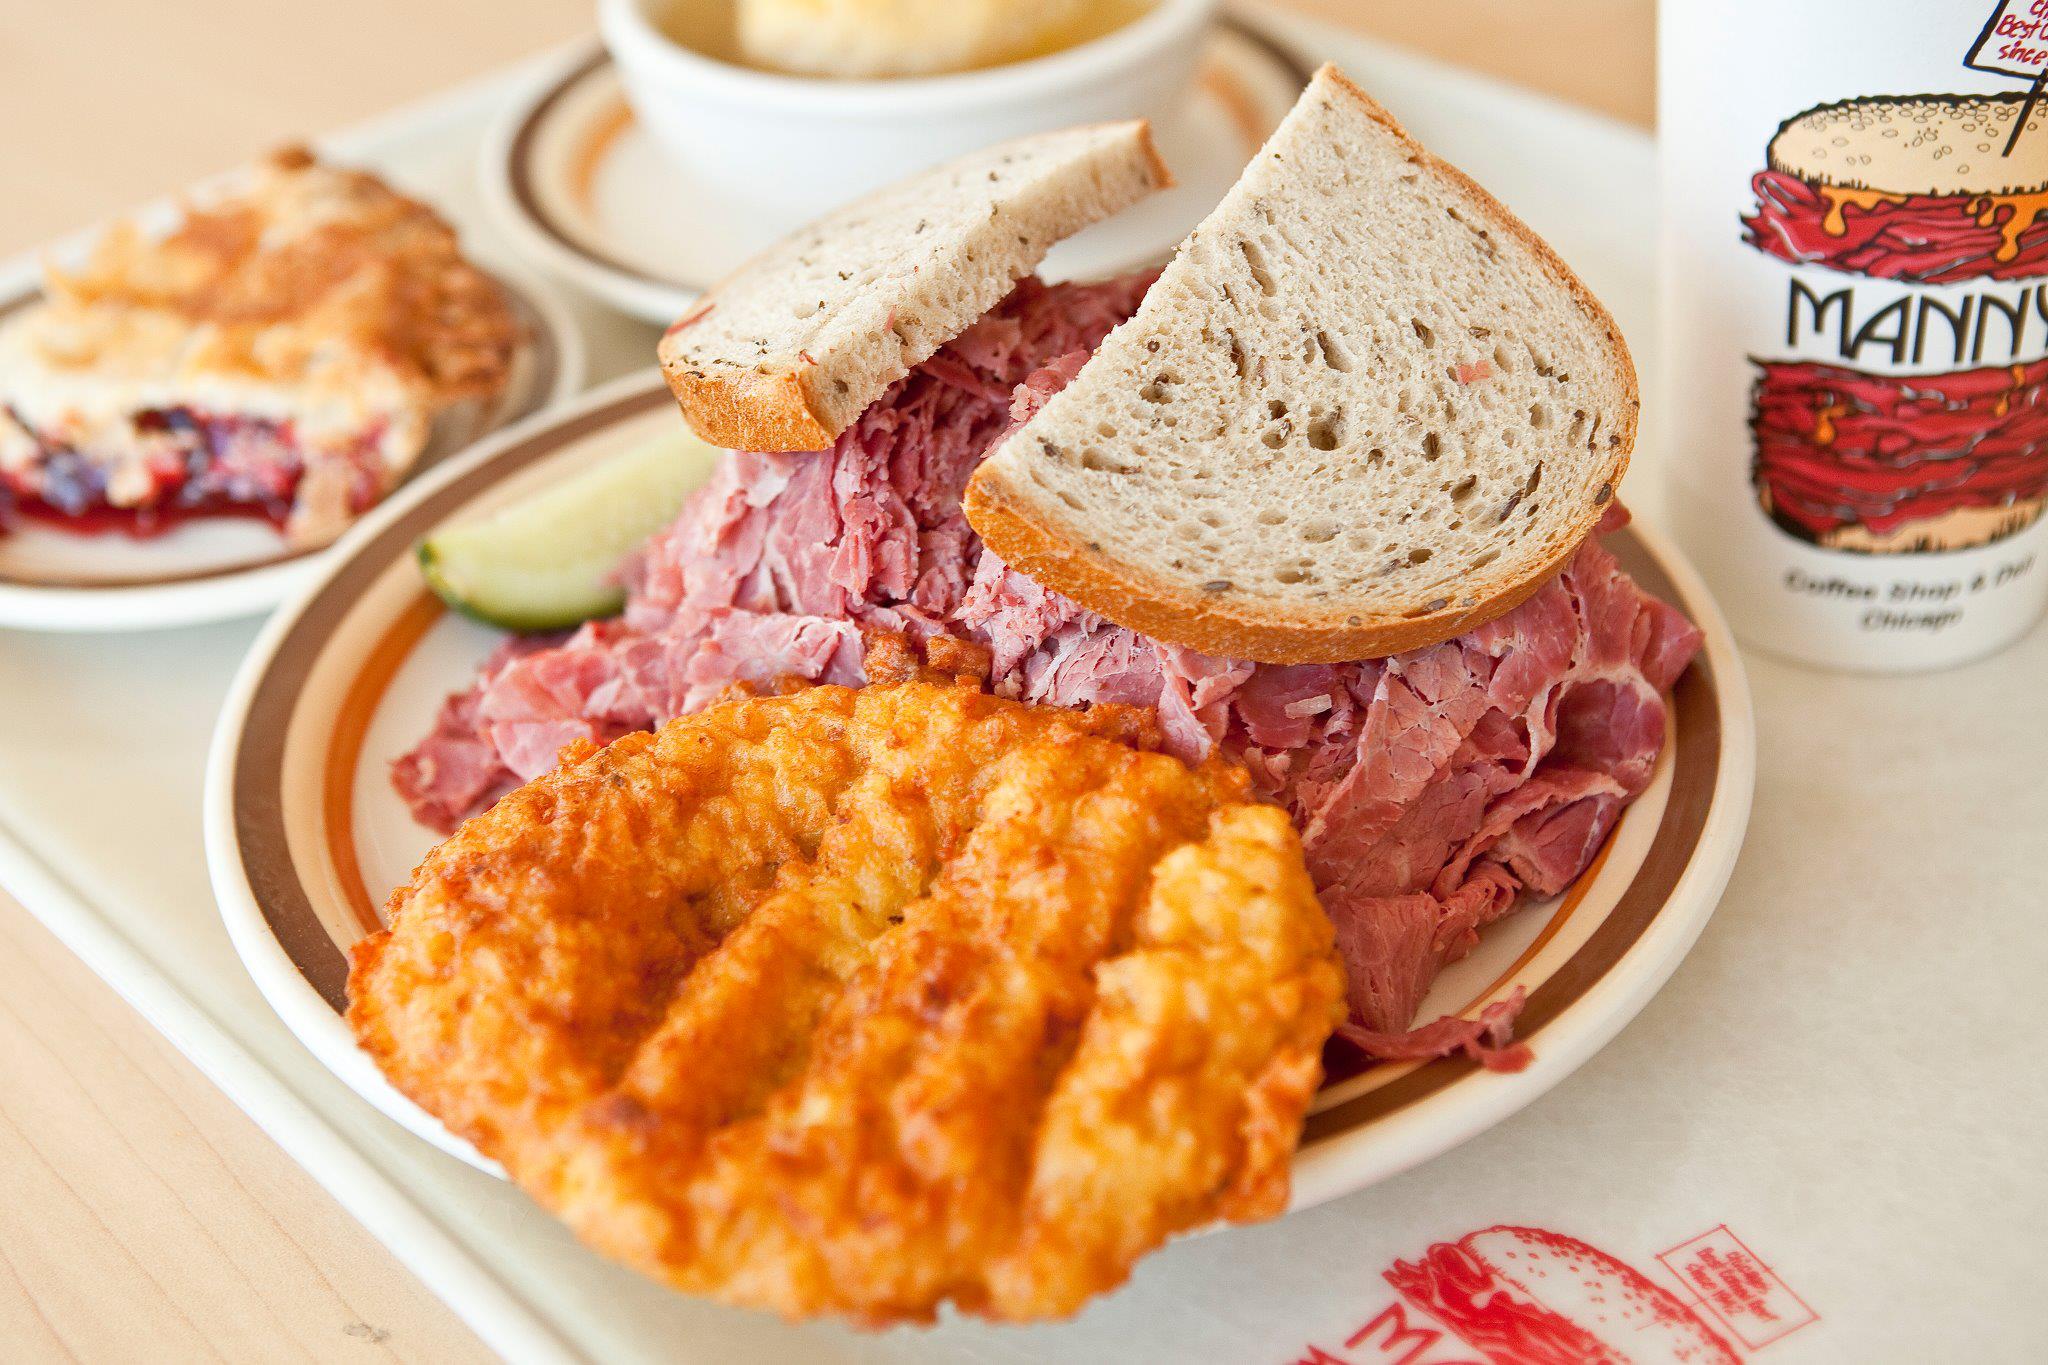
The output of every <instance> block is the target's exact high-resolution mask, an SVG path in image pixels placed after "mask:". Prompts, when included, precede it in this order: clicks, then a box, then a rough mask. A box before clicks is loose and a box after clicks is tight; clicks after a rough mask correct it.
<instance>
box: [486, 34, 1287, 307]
mask: <svg viewBox="0 0 2048 1365" xmlns="http://www.w3.org/2000/svg"><path fill="white" fill-rule="evenodd" d="M1307 78H1308V71H1307V68H1306V67H1305V66H1304V65H1303V64H1302V63H1301V62H1300V61H1299V60H1297V59H1296V58H1295V56H1294V55H1293V54H1292V53H1290V52H1288V51H1287V50H1285V49H1284V48H1282V47H1281V46H1280V45H1279V44H1277V43H1275V42H1274V41H1273V40H1272V39H1270V38H1268V37H1266V36H1265V35H1264V34H1263V33H1260V32H1258V31H1257V30H1255V29H1253V28H1251V27H1248V26H1247V25H1245V24H1244V23H1243V22H1241V21H1239V20H1236V19H1225V20H1223V21H1222V22H1221V23H1220V24H1219V25H1218V26H1217V28H1216V29H1215V30H1214V31H1213V32H1212V33H1211V34H1210V36H1209V40H1208V51H1207V52H1206V54H1205V55H1204V58H1203V64H1202V69H1201V72H1200V75H1199V76H1198V77H1197V79H1196V81H1195V83H1194V85H1193V86H1192V87H1191V88H1190V89H1189V91H1188V95H1187V98H1186V100H1185V101H1184V102H1183V104H1182V106H1181V107H1180V109H1178V110H1177V111H1176V112H1175V113H1174V114H1172V115H1170V116H1169V117H1167V118H1166V119H1164V120H1162V121H1161V123H1160V126H1159V127H1158V129H1157V130H1156V135H1157V137H1158V141H1159V150H1160V153H1161V155H1163V156H1164V157H1165V159H1166V164H1167V165H1168V166H1169V167H1171V168H1172V170H1173V173H1174V176H1175V177H1176V178H1177V179H1178V181H1179V183H1178V184H1177V185H1176V186H1175V187H1174V188H1172V189H1170V190H1166V191H1163V192H1161V193H1159V194H1156V195H1154V196H1152V198H1150V199H1148V200H1146V201H1145V202H1144V203H1142V204H1139V205H1138V206H1136V207H1135V208H1132V209H1128V210H1126V211H1125V212H1123V213H1120V214H1118V215H1117V216H1116V217H1115V218H1113V219H1111V220H1110V221H1108V222H1105V223H1102V224H1099V225H1098V226H1096V227H1094V228H1091V229H1089V230H1088V231H1087V232H1084V233H1082V234H1080V235H1079V236H1077V237H1075V238H1073V239H1072V240H1070V241H1068V242H1065V243H1063V244H1061V245H1060V246H1058V247H1056V248H1055V249H1054V250H1053V252H1052V254H1051V255H1050V256H1048V257H1047V258H1046V264H1045V268H1044V271H1043V272H1042V273H1044V274H1045V275H1046V276H1047V277H1048V278H1054V279H1063V278H1094V277H1099V276H1103V275H1111V274H1115V273H1117V272H1119V271H1123V270H1130V269H1134V268H1136V267H1139V266H1142V265H1146V264H1149V263H1152V262H1156V261H1159V260H1163V259H1164V258H1165V257H1166V256H1167V254H1168V253H1170V252H1171V251H1172V250H1173V247H1174V246H1175V244H1176V243H1178V242H1179V241H1180V239H1181V238H1182V237H1184V236H1185V235H1187V232H1188V229H1190V228H1192V227H1193V226H1194V225H1195V224H1196V223H1198V222H1200V221H1201V219H1202V216H1203V215H1204V214H1206V213H1207V212H1208V211H1209V209H1210V208H1211V207H1213V206H1214V205H1215V203H1216V201H1217V200H1218V199H1220V198H1222V197H1223V194H1224V191H1226V190H1228V189H1229V188H1230V186H1231V185H1232V184H1234V183H1235V182H1236V180H1237V176H1238V172H1239V171H1241V170H1242V169H1243V168H1244V163H1245V162H1246V161H1247V160H1249V159H1250V157H1251V155H1252V153H1253V152H1255V151H1257V150H1258V149H1259V146H1260V144H1261V143H1263V142H1264V141H1265V140H1266V135H1267V134H1268V133H1270V132H1272V130H1273V128H1274V126H1275V125H1276V124H1278V123H1279V121H1280V119H1281V118H1282V117H1283V116H1284V115H1285V114H1286V113H1287V111H1288V109H1290V108H1291V107H1293V104H1294V100H1295V97H1296V96H1297V95H1299V94H1300V93H1301V87H1302V85H1303V84H1304V83H1305V82H1306V80H1307ZM482 174H483V190H484V200H485V203H486V205H487V206H488V207H489V209H490V212H491V214H492V218H493V220H494V224H495V226H497V227H498V228H500V229H501V230H502V231H503V232H504V233H505V234H506V235H507V236H508V237H509V238H510V239H511V240H512V241H513V243H514V244H515V245H516V246H517V247H518V248H519V250H520V251H521V252H522V253H523V254H525V255H526V256H527V257H528V258H529V259H531V260H532V261H533V262H534V263H535V264H537V265H539V266H542V267H543V268H545V269H547V270H548V271H549V272H550V273H552V274H554V275H555V276H556V277H558V278H559V279H561V280H563V281H565V282H567V283H569V284H571V285H574V286H575V287H577V288H579V289H582V290H585V291H587V292H588V293H590V294H592V295H594V296H595V297H597V298H599V299H601V300H603V301H604V302H606V303H608V304H611V305H612V306H613V307H615V308H618V309H621V310H622V311H624V312H627V313H630V314H632V315H634V316H635V317H639V318H644V319H645V320H647V321H649V322H653V323H658V324H663V325H665V324H667V323H669V322H672V321H674V320H675V319H676V317H677V316H678V315H680V314H681V313H682V312H683V311H684V310H685V309H686V308H688V306H689V304H690V301H691V300H692V299H693V298H695V297H696V296H697V294H698V293H700V292H701V291H702V290H703V289H704V288H705V287H706V286H708V285H709V284H710V283H712V282H713V281H715V280H717V279H718V278H719V277H720V276H722V275H724V274H725V273H726V272H728V271H729V270H731V269H732V268H733V267H734V266H736V265H738V264H739V263H740V262H741V261H743V260H745V259H746V258H747V257H748V256H750V255H752V254H753V253H754V252H755V251H757V250H759V249H760V247H761V243H760V242H759V241H758V240H755V239H754V238H753V236H752V235H751V234H748V233H746V232H744V231H743V230H741V229H739V228H738V227H737V226H736V225H735V224H734V223H733V221H732V220H731V218H730V217H729V216H727V215H721V214H720V212H719V206H718V204H717V203H716V202H715V201H714V200H712V199H711V197H710V196H708V195H706V194H703V193H700V192H698V191H697V190H695V189H694V188H693V186H692V185H691V183H690V182H689V180H688V179H687V178H686V177H685V175H684V173H683V172H682V171H680V170H678V169H676V168H675V167H674V166H672V165H671V164H670V163H669V162H668V161H667V160H666V159H665V158H663V156H662V154H661V152H660V151H659V150H658V149H657V148H656V146H655V144H654V141H653V139H652V138H650V137H648V136H647V135H646V133H645V132H644V131H643V130H642V129H641V128H640V126H639V125H638V124H637V123H636V122H635V121H634V118H633V111H632V110H631V109H630V108H628V107H627V105H626V98H625V93H624V91H623V89H622V88H621V86H620V83H619V76H618V71H617V68H616V67H615V66H614V65H613V64H612V60H611V58H610V56H609V55H607V54H606V53H605V52H603V51H602V50H598V51H595V52H591V53H588V54H585V55H583V56H581V57H578V58H575V59H573V60H571V61H569V62H567V63H565V64H564V66H563V67H562V68H560V69H558V70H557V71H555V72H554V73H552V74H551V75H550V76H549V77H548V78H547V79H545V80H543V81H542V82H541V83H540V84H539V85H538V86H537V87H536V89H535V90H534V92H533V93H532V94H531V95H530V96H529V97H527V98H526V99H524V100H521V101H519V102H517V103H516V104H515V105H514V106H513V107H512V108H511V109H510V110H509V111H508V112H507V114H506V115H505V117H504V119H503V120H502V121H501V122H500V123H499V124H498V126H497V127H496V129H495V130H494V132H493V135H492V136H491V137H490V138H488V139H487V140H486V141H485V143H484V151H483V164H482Z"/></svg>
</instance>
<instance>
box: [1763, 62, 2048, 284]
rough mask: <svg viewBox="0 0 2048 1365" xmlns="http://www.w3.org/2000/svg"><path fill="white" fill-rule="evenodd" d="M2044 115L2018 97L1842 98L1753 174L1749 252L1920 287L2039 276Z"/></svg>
mask: <svg viewBox="0 0 2048 1365" xmlns="http://www.w3.org/2000/svg"><path fill="white" fill-rule="evenodd" d="M2044 108H2048V107H2037V106H2036V105H2035V104H2034V102H2033V101H2030V100H2028V99H2027V97H2026V96H2025V95H2023V94H2021V93H2019V92H2016V91H2015V92H2011V93H2007V94H1999V95H1913V96H1894V97H1884V98H1871V99H1856V100H1842V101H1840V102H1838V103H1835V104H1823V105H1819V106H1817V107H1815V108H1812V109H1809V110H1807V111H1806V112H1804V113H1802V114H1797V115H1795V116H1793V117H1792V118H1789V119H1787V120H1786V121H1785V122H1784V123H1783V124H1782V125H1780V126H1779V128H1778V132H1777V135H1776V136H1774V137H1773V138H1772V139H1771V145H1770V168H1769V169H1768V170H1765V171H1762V172H1759V173H1758V174H1757V176H1756V180H1755V189H1756V196H1757V208H1756V212H1755V213H1754V214H1753V215H1752V216H1750V217H1749V218H1747V219H1745V220H1744V226H1745V227H1746V228H1748V230H1749V240H1750V243H1751V244H1752V245H1753V246H1756V247H1757V248H1758V249H1760V250H1763V251H1767V252H1769V253H1770V254H1772V255H1774V256H1779V257H1782V258H1783V259H1785V260H1788V261H1793V262H1796V263H1801V264H1814V265H1823V266H1827V267H1828V268H1829V269H1832V270H1841V271H1847V272H1850V273H1853V274H1858V275H1871V276H1875V277H1877V278H1879V279H1896V280H1910V281H1916V282H1919V283H1925V284H1949V283H1953V282H1955V281H1958V280H1972V279H1998V280H2010V279H2023V278H2029V277H2032V276H2036V275H2040V274H2042V273H2044V272H2048V221H2043V217H2042V215H2043V211H2044V210H2048V126H2044V125H2048V112H2044V111H2043V110H2044ZM2022 118H2025V119H2026V120H2027V125H2026V127H2025V129H2023V130H2022V131H2021V133H2020V136H2019V138H2018V140H2017V141H2012V142H2011V152H2010V154H2007V152H2006V147H2007V144H2008V142H2009V141H2011V139H2012V135H2013V130H2014V125H2015V124H2016V123H2017V122H2018V121H2019V120H2020V119H2022Z"/></svg>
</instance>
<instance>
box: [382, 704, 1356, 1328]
mask: <svg viewBox="0 0 2048 1365" xmlns="http://www.w3.org/2000/svg"><path fill="white" fill-rule="evenodd" d="M1147 728H1148V727H1146V726H1144V725H1140V724H1138V722H1137V720H1136V719H1135V718H1134V716H1133V713H1129V712H1119V711H1117V710H1116V709H1115V708H1101V709H1100V711H1099V713H1098V714H1097V715H1095V716H1093V717H1090V716H1082V715H1077V714H1075V713H1071V712H1066V711H1059V710H1052V709H1046V708H1034V707H1027V706H1023V705H1020V704H1018V703H1014V702H1009V701H1004V700H1000V699H997V698H993V697H989V696H987V695H984V694H983V693H982V692H980V691H979V690H978V689H977V688H975V687H973V686H971V685H960V684H954V683H943V682H938V681H934V680H932V679H931V678H929V677H927V678H924V679H919V680H915V681H908V682H899V683H894V684H890V685H877V686H870V687H868V688H865V689H861V690H859V691H851V690H848V689H844V688H838V687H817V688H810V689H806V690H803V691H801V692H797V693H794V694H792V695H789V696H784V697H775V698H767V699H756V700H747V701H740V702H735V703H731V704H728V705H725V706H721V707H718V708H715V709H713V710H711V711H707V712H704V713H702V714H700V715H698V716H694V717H690V718H687V719H684V720H680V721H676V722H673V723H671V724H670V725H668V726H667V727H665V728H664V729H663V730H661V731H659V732H657V733H655V734H640V735H632V736H629V737H627V738H625V739H622V740H619V741H618V742H617V743H615V744H612V745H611V746H609V747H608V748H605V749H603V750H590V749H588V748H585V749H583V750H582V751H580V752H576V753H572V754H570V755H568V756H567V757H566V761H565V763H564V766H563V767H562V768H561V769H559V770H558V771H556V772H554V773H552V774H549V775H547V776H544V777H542V778H539V779H537V780H536V781H534V782H532V783H529V784H528V785H527V786H525V787H523V788H521V789H520V790H519V791H517V792H514V793H513V794H512V795H510V796H508V797H506V798H505V799H504V800H503V801H501V802H500V803H499V804H498V805H497V806H496V807H494V808H493V809H492V810H490V811H489V812H487V813H485V814H484V815H481V816H479V817H477V818H476V819H474V820H471V821H470V822H469V823H468V824H467V825H465V826H464V827H463V828H462V829H461V830H459V831H458V832H457V833H456V834H455V835H454V836H453V837H452V838H451V839H449V840H448V842H446V843H445V844H443V845H442V846H441V847H440V848H439V849H437V850H435V852H433V853H432V854H430V855H429V856H428V857H427V859H426V860H425V861H424V862H423V863H422V864H421V865H420V867H419V869H418V870H417V872H416V873H415V874H414V877H413V880H412V882H411V884H410V885H408V886H405V887H403V888H401V889H400V890H399V891H398V892H396V893H395V894H394V895H393V896H392V898H391V903H390V912H391V919H392V924H393V927H392V929H391V930H389V931H388V932H386V933H382V934H378V935H375V936H373V937H372V938H370V939H367V940H365V941H364V942H363V943H362V944H361V945H359V946H358V948H357V949H356V954H355V969H354V973H353V975H352V977H351V981H350V994H351V1005H350V1010H349V1019H350V1022H351V1024H352V1025H353V1026H354V1028H355V1031H356V1034H357V1037H358V1038H359V1039H360V1040H361V1042H362V1045H363V1046H364V1048H365V1049H367V1050H368V1051H369V1052H370V1054H371V1055H372V1056H373V1057H375V1058H376V1060H377V1062H378V1064H379V1065H380V1066H381V1067H382V1068H383V1069H384V1072H385V1074H386V1075H388V1076H389V1077H390V1078H391V1080H392V1081H393V1082H394V1083H395V1084H396V1085H397V1086H398V1087H399V1088H400V1089H401V1090H403V1091H404V1092H405V1093H407V1094H408V1095H410V1096H412V1097H413V1098H414V1099H415V1100H417V1101H419V1102H420V1103H421V1104H422V1105H424V1106H425V1107H426V1108H428V1109H429V1110H430V1111H432V1112H433V1113H435V1114H437V1115H438V1116H440V1117H441V1118H442V1120H443V1121H444V1122H446V1123H447V1124H448V1125H449V1126H450V1127H451V1128H452V1129H453V1130H454V1131H456V1132H458V1133H460V1134H462V1135H463V1136H465V1137H467V1138H469V1139H470V1140H471V1141H473V1142H475V1143H476V1144H477V1145H478V1146H479V1147H480V1148H481V1149H482V1150H483V1151H485V1152H487V1153H489V1154H490V1155H492V1156H494V1157H496V1158H498V1159H499V1160H500V1161H502V1162H503V1163H504V1164H505V1166H506V1168H507V1170H508V1171H510V1173H511V1174H512V1176H513V1178H514V1179H516V1180H517V1181H518V1182H519V1183H520V1184H521V1185H523V1186H524V1187H525V1188H526V1189H527V1190H528V1191H529V1192H531V1193H532V1194H533V1195H534V1196H535V1197H536V1198H538V1199H539V1200H540V1201H541V1202H542V1203H544V1204H546V1205H548V1206H549V1207H550V1208H552V1209H554V1210H555V1211H556V1212H558V1213H560V1214H561V1215H562V1216H563V1217H564V1218H565V1219H566V1220H567V1221H568V1222H569V1223H570V1224H571V1225H572V1226H573V1227H575V1228H576V1230H577V1231H578V1232H579V1233H580V1234H581V1235H582V1236H583V1237H584V1238H586V1239H587V1240H588V1241H590V1242H591V1243H593V1244H594V1245H596V1246H598V1247H599V1248H601V1249H603V1250H605V1251H607V1252H608V1253H610V1254H612V1255H614V1256H616V1257H618V1258H620V1259H621V1260H624V1261H626V1262H628V1263H630V1264H632V1265H634V1266H637V1267H638V1268H640V1269H642V1270H644V1271H646V1272H647V1273H649V1274H651V1275H654V1276H657V1277H659V1278H661V1279H664V1280H666V1281H667V1282H668V1283H670V1284H672V1285H674V1286H675V1287H677V1288H679V1289H682V1290H686V1291H689V1292H692V1293H699V1294H706V1295H710V1296H713V1297H716V1298H719V1299H723V1300H725V1301H727V1302H731V1303H736V1304H742V1305H747V1306H751V1307H758V1308H766V1309H772V1310H775V1311H777V1312H780V1313H783V1314H785V1315H788V1316H792V1317H797V1316H807V1315H815V1314H835V1315H840V1316H843V1317H847V1318H850V1319H853V1320H855V1321H858V1322H861V1323H864V1324H870V1325H874V1324H883V1323H889V1322H896V1321H926V1320H929V1319H930V1318H931V1317H932V1315H933V1314H934V1312H935V1311H936V1309H937V1308H938V1307H939V1306H940V1305H941V1304H942V1303H944V1302H947V1301H949V1300H950V1301H952V1302H954V1303H956V1304H957V1305H959V1306H960V1307H961V1308H962V1309H964V1310H966V1311H968V1312H971V1313H976V1314H980V1315H983V1316H987V1317H991V1318H998V1319H1013V1320H1014V1319H1032V1318H1048V1317H1061V1316H1065V1315H1067V1314H1070V1313H1072V1312H1074V1311H1075V1310H1077V1309H1078V1308H1079V1307H1080V1306H1081V1305H1082V1304H1083V1303H1084V1302H1085V1301H1086V1300H1087V1299H1088V1298H1089V1297H1090V1296H1091V1295H1093V1294H1096V1293H1098V1292H1101V1291H1102V1290H1104V1289H1107V1288H1110V1287H1113V1286H1115V1285H1117V1284H1119V1283H1121V1282H1122V1281H1123V1280H1124V1279H1125V1278H1126V1277H1127V1276H1128V1275H1129V1273H1130V1269H1131V1266H1132V1264H1133V1262H1135V1261H1136V1260H1137V1258H1138V1257H1140V1256H1142V1255H1143V1254H1144V1253H1145V1252H1147V1251H1149V1250H1151V1249H1152V1248H1154V1247H1156V1246H1158V1245H1159V1244H1160V1243H1161V1242H1162V1241H1164V1240H1165V1239H1166V1238H1167V1237H1168V1236H1170V1235H1172V1234H1173V1233H1175V1232H1177V1231H1180V1230H1183V1229H1186V1228H1191V1227H1194V1226H1197V1225H1200V1224H1203V1223H1207V1222H1209V1221H1211V1220H1214V1219H1217V1218H1227V1219H1232V1220H1246V1219H1253V1218H1261V1217H1269V1216H1272V1215H1274V1214H1277V1213H1278V1212H1280V1210H1281V1209H1282V1208H1283V1207H1284V1205H1285V1202H1286V1197H1287V1166H1288V1161H1289V1158H1290V1155H1291V1153H1292V1151H1293V1149H1294V1145H1295V1142H1296V1141H1297V1139H1298V1137H1299V1134H1300V1126H1301V1119H1302V1115H1303V1113H1304V1112H1305V1110H1306V1107H1307V1104H1308V1101H1309V1097H1310V1096H1311V1094H1312V1093H1313V1092H1314V1090H1315V1087H1316V1084H1317V1081H1318V1078H1319V1075H1320V1069H1319V1060H1318V1059H1319V1055H1320V1050H1321V1046H1322V1043H1323V1040H1324V1038H1325V1037H1326V1036H1327V1035H1328V1033H1329V1032H1330V1030H1331V1028H1332V1027H1333V1026H1334V1024H1335V1022H1336V1020H1337V1018H1338V1016H1339V1014H1340V1013H1341V1010H1342V1005H1341V1001H1342V996H1343V979H1342V969H1341V968H1340V967H1339V965H1338V961H1337V958H1336V956H1335V954H1334V950H1333V947H1332V941H1331V939H1332V936H1331V929H1330V924H1329V921H1328V920H1327V918H1325V916H1324V915H1323V913H1322V910H1321V908H1320V907H1319V905H1318V904H1317V902H1316V899H1315V895H1314V892H1313V889H1312V888H1311V886H1310V883H1309V880H1308V877H1307V874H1306V872H1305V871H1304V869H1303V866H1302V861H1301V851H1300V845H1299V842H1298V840H1297V838H1296V836H1295V833H1294V830H1293V828H1292V827H1291V826H1290V824H1289V823H1288V821H1287V819H1286V817H1285V816H1284V815H1283V814H1282V813H1281V812H1280V811H1278V810H1277V809H1274V808H1272V807H1270V806H1265V805H1260V804H1257V803H1254V802H1252V801H1251V800H1250V799H1249V798H1248V796H1247V787H1246V781H1245V778H1244V775H1243V774H1242V772H1241V771H1239V770H1237V769H1235V768H1232V767H1230V766H1228V765H1225V764H1223V763H1221V762H1218V761H1212V762H1211V763H1209V764H1206V765H1204V766H1203V767H1201V768H1197V769H1190V768H1188V767H1187V766H1185V765H1184V764H1182V763H1180V762H1178V761H1177V760H1175V759H1172V758H1169V757H1166V756H1164V755H1161V754H1157V753H1147V752H1143V751H1141V750H1140V749H1139V748H1135V747H1133V746H1132V745H1131V744H1129V743H1125V742H1120V740H1119V738H1118V736H1120V737H1121V738H1122V739H1131V738H1137V739H1140V740H1142V739H1143V738H1144V731H1145V730H1146V729H1147ZM1104 731H1107V732H1108V733H1103V732H1104Z"/></svg>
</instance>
